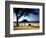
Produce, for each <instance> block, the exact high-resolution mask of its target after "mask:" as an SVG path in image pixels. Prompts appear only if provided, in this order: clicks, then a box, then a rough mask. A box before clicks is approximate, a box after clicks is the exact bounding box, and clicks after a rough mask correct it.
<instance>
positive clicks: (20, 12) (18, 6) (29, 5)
mask: <svg viewBox="0 0 46 38" xmlns="http://www.w3.org/2000/svg"><path fill="white" fill-rule="evenodd" d="M44 10H45V9H44V3H35V2H18V1H5V36H6V37H16V36H29V35H44Z"/></svg>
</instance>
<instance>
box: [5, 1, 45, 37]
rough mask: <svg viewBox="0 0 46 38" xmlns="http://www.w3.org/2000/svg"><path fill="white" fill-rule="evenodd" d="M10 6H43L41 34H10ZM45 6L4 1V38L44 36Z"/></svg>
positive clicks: (42, 4)
mask: <svg viewBox="0 0 46 38" xmlns="http://www.w3.org/2000/svg"><path fill="white" fill-rule="evenodd" d="M10 4H23V5H39V6H43V32H42V33H26V34H23V33H22V34H10ZM44 10H45V4H44V3H35V2H19V1H5V37H18V36H30V35H31V36H32V35H44V34H45V29H44V28H45V25H44V24H45V16H44V15H45V14H44V13H45V11H44Z"/></svg>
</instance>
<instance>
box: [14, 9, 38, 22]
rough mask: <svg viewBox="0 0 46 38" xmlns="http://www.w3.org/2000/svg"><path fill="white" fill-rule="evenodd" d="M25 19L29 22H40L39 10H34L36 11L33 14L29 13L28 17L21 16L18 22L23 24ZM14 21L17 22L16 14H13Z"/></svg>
mask: <svg viewBox="0 0 46 38" xmlns="http://www.w3.org/2000/svg"><path fill="white" fill-rule="evenodd" d="M20 12H21V11H20ZM27 13H28V12H26V14H27ZM19 15H20V14H19ZM24 19H26V20H27V21H39V9H34V11H32V13H29V14H28V15H25V14H23V16H21V17H20V18H19V20H18V21H20V22H21V21H22V20H24ZM13 21H15V22H16V21H17V20H16V13H15V12H13Z"/></svg>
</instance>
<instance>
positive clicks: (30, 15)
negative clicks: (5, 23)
mask: <svg viewBox="0 0 46 38" xmlns="http://www.w3.org/2000/svg"><path fill="white" fill-rule="evenodd" d="M13 25H14V30H31V29H39V27H40V26H39V9H35V8H13Z"/></svg>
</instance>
